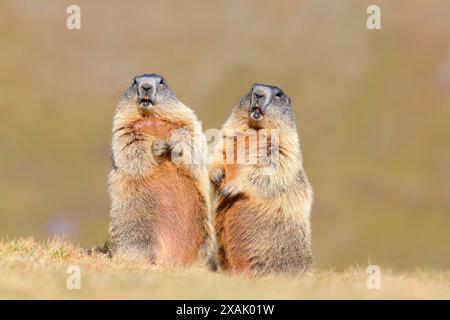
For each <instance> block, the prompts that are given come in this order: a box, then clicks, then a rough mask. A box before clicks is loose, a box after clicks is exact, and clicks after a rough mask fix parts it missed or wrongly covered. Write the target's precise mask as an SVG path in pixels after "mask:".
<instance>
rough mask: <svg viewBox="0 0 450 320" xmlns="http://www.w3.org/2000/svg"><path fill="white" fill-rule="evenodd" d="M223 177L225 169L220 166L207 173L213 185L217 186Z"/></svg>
mask: <svg viewBox="0 0 450 320" xmlns="http://www.w3.org/2000/svg"><path fill="white" fill-rule="evenodd" d="M224 177H225V171H224V170H223V169H222V168H214V169H212V170H211V172H210V174H209V179H211V182H212V183H213V185H214V186H215V187H218V186H219V185H220V183H221V182H222V180H223V178H224Z"/></svg>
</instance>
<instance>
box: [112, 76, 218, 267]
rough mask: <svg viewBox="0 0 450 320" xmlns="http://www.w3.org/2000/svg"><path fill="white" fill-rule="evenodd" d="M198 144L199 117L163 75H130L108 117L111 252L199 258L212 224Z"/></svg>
mask: <svg viewBox="0 0 450 320" xmlns="http://www.w3.org/2000/svg"><path fill="white" fill-rule="evenodd" d="M205 150H206V139H205V136H204V135H203V133H202V131H201V124H200V122H199V121H198V119H197V117H196V115H195V114H194V112H193V111H192V110H191V109H190V108H188V107H187V106H185V105H184V104H183V103H182V102H181V101H180V100H178V98H177V97H176V95H175V94H174V93H173V91H172V90H171V89H170V88H169V86H168V85H167V83H166V81H165V80H164V78H163V77H162V76H160V75H157V74H144V75H141V76H137V77H135V78H134V80H133V83H132V85H131V86H130V87H129V88H128V89H127V90H126V91H125V92H124V93H123V95H122V96H121V98H120V100H119V104H118V106H117V108H116V112H115V116H114V122H113V137H112V152H111V154H112V169H111V172H110V175H109V192H110V198H111V222H110V229H109V239H108V243H109V244H108V245H109V248H110V250H111V252H112V254H113V255H114V254H116V253H118V254H121V255H125V256H131V257H137V258H145V259H147V260H149V261H150V262H152V263H154V264H159V265H168V266H191V265H195V264H198V263H203V262H204V263H206V262H207V260H208V259H209V254H210V249H211V247H212V243H211V241H212V236H213V229H212V224H211V221H210V220H211V216H210V199H209V197H210V181H209V177H208V165H207V162H206V161H205V159H204V156H203V155H202V153H204V152H205ZM192 151H195V154H194V155H193V153H192ZM198 155H200V156H199V157H198ZM190 156H191V157H190ZM186 159H188V161H185V160H186ZM175 160H176V161H175Z"/></svg>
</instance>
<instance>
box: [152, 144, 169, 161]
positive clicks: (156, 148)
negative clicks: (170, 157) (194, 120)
mask: <svg viewBox="0 0 450 320" xmlns="http://www.w3.org/2000/svg"><path fill="white" fill-rule="evenodd" d="M168 150H169V146H168V144H167V143H165V142H164V141H163V140H155V141H154V142H153V144H152V152H153V155H154V156H155V157H157V158H158V157H161V156H163V155H164V154H166V153H167V151H168Z"/></svg>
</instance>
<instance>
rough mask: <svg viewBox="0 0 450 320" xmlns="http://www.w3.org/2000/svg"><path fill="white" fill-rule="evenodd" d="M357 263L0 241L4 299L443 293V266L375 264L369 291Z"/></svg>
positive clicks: (449, 277) (446, 277)
mask: <svg viewBox="0 0 450 320" xmlns="http://www.w3.org/2000/svg"><path fill="white" fill-rule="evenodd" d="M71 264H75V265H78V266H80V267H81V270H82V288H81V290H68V289H67V287H66V279H67V276H68V275H67V274H66V269H67V266H68V265H71ZM366 279H367V274H366V273H365V269H364V268H359V267H354V268H350V269H348V270H347V271H345V272H342V273H337V272H333V271H326V270H319V271H318V272H317V273H316V274H315V275H308V276H304V277H301V278H287V277H270V278H262V279H250V278H244V277H235V276H233V277H232V276H229V275H225V274H221V273H212V272H209V271H206V270H200V269H193V270H181V269H173V270H167V269H164V270H162V269H156V268H152V267H149V266H148V265H146V264H144V263H142V262H136V261H126V260H121V259H113V260H110V259H109V258H107V257H106V256H102V255H94V256H88V255H86V254H85V253H84V251H83V250H82V249H81V248H80V247H77V246H75V245H73V244H71V243H69V242H67V241H65V240H63V239H58V238H55V239H50V240H48V241H47V242H45V243H38V242H36V241H35V240H34V239H32V238H26V239H24V238H19V239H12V240H3V241H0V298H3V299H15V298H22V299H52V298H56V299H119V298H124V299H141V298H145V299H233V298H234V299H315V298H325V299H346V298H354V299H397V298H400V299H403V298H413V299H418V298H424V299H429V298H437V299H449V298H450V272H449V271H445V272H431V271H427V272H425V271H415V272H413V273H409V274H398V273H394V272H392V271H386V270H383V271H382V288H381V289H380V290H368V289H367V288H366Z"/></svg>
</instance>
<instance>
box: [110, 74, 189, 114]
mask: <svg viewBox="0 0 450 320" xmlns="http://www.w3.org/2000/svg"><path fill="white" fill-rule="evenodd" d="M180 107H184V105H183V104H182V103H181V102H180V101H179V100H178V98H177V97H176V95H175V94H174V93H173V91H172V90H171V89H170V87H169V86H168V85H167V82H166V80H165V79H164V78H163V77H162V76H160V75H158V74H143V75H140V76H136V77H134V79H133V82H132V83H131V86H130V87H129V88H128V89H127V90H126V91H125V92H124V93H123V94H122V96H121V97H120V101H119V105H118V111H122V112H123V113H127V114H132V113H136V114H140V115H142V116H145V115H148V114H151V113H157V114H168V113H171V112H172V113H173V112H176V111H177V109H178V108H180Z"/></svg>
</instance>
